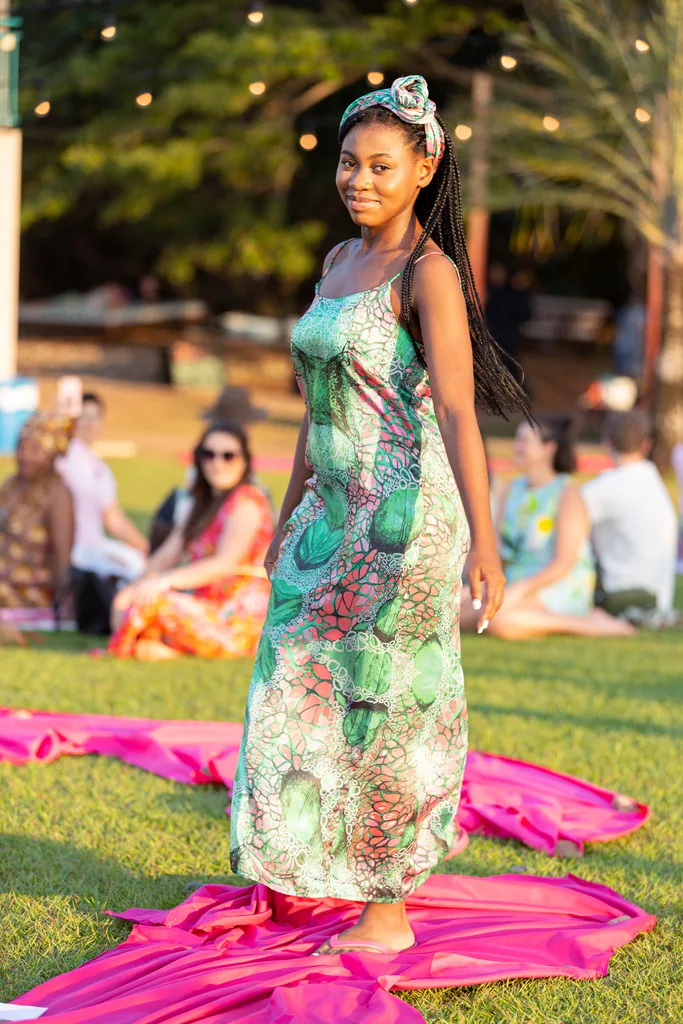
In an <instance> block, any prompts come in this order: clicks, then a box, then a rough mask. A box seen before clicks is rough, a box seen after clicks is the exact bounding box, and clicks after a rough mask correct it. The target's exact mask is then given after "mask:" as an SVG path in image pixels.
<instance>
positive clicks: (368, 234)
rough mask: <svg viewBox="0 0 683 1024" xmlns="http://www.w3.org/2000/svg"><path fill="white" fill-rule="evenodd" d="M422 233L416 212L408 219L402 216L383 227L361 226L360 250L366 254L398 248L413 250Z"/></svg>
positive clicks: (391, 250) (393, 250) (392, 250)
mask: <svg viewBox="0 0 683 1024" xmlns="http://www.w3.org/2000/svg"><path fill="white" fill-rule="evenodd" d="M421 234H422V227H421V226H420V223H419V222H418V219H417V217H416V216H415V214H414V213H412V214H411V215H410V217H409V218H408V220H407V221H406V218H405V216H400V217H396V218H394V220H390V221H388V222H387V223H386V224H382V226H381V227H377V228H369V227H361V240H360V252H361V253H362V254H364V255H368V254H370V253H379V252H395V251H396V250H397V249H400V250H406V251H409V252H412V250H413V249H414V248H415V243H416V242H417V240H418V238H419V237H420V235H421Z"/></svg>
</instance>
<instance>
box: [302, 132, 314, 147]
mask: <svg viewBox="0 0 683 1024" xmlns="http://www.w3.org/2000/svg"><path fill="white" fill-rule="evenodd" d="M299 145H300V146H301V148H302V149H315V147H316V146H317V145H318V136H317V135H315V134H314V133H313V132H304V134H303V135H302V136H301V138H300V139H299Z"/></svg>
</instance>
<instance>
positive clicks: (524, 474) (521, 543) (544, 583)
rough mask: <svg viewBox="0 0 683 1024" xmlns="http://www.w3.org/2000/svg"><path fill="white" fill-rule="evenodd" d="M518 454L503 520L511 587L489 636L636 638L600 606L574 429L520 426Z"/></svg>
mask: <svg viewBox="0 0 683 1024" xmlns="http://www.w3.org/2000/svg"><path fill="white" fill-rule="evenodd" d="M514 452H515V462H516V464H517V466H518V468H519V469H520V470H521V475H520V476H518V477H516V478H515V479H513V480H512V481H511V483H510V484H509V486H508V488H507V491H506V493H505V494H504V495H503V496H502V498H501V501H500V508H499V512H498V516H497V519H498V524H497V527H498V530H497V532H498V541H499V551H500V555H501V558H502V561H503V566H504V570H505V575H506V577H507V582H508V585H507V589H506V595H505V604H504V605H503V608H502V609H501V611H500V612H499V614H498V615H497V617H496V621H495V624H494V623H492V624H491V629H490V632H491V633H493V634H494V635H496V636H499V637H502V638H504V639H510V640H517V639H523V638H526V637H534V636H543V635H547V634H552V633H572V634H576V635H581V636H624V635H628V634H630V633H631V632H632V630H631V627H630V626H628V624H627V623H624V622H622V621H621V620H619V619H616V618H614V617H613V616H611V615H608V614H607V613H606V612H604V611H602V610H601V609H599V608H596V607H595V606H594V595H595V584H596V568H595V560H594V558H593V553H592V550H591V546H590V523H589V520H588V515H587V513H586V509H585V506H584V504H583V500H582V498H581V495H580V493H579V491H578V489H577V488H576V487H575V486H574V484H573V483H572V478H571V474H572V473H573V471H574V470H575V469H576V455H575V451H574V447H573V444H572V440H571V434H570V421H569V420H568V419H560V418H553V419H551V418H547V419H541V420H540V422H539V424H538V426H532V425H530V424H529V423H523V424H521V425H520V427H519V428H518V430H517V434H516V436H515V450H514Z"/></svg>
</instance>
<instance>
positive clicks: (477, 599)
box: [472, 597, 481, 612]
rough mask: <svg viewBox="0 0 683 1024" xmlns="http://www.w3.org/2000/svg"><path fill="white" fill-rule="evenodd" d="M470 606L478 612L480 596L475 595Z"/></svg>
mask: <svg viewBox="0 0 683 1024" xmlns="http://www.w3.org/2000/svg"><path fill="white" fill-rule="evenodd" d="M472 607H473V608H474V610H475V612H478V611H479V609H480V608H481V598H479V597H475V599H474V601H472Z"/></svg>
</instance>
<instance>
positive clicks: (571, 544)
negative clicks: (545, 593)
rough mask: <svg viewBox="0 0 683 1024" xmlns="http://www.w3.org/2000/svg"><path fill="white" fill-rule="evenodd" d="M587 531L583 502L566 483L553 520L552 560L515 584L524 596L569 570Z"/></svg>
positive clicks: (576, 491) (560, 576)
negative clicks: (555, 517)
mask: <svg viewBox="0 0 683 1024" xmlns="http://www.w3.org/2000/svg"><path fill="white" fill-rule="evenodd" d="M589 532H590V525H589V522H588V515H587V513H586V506H585V505H584V503H583V499H582V498H581V495H580V493H579V491H578V490H577V489H576V487H565V489H564V491H563V492H562V496H561V497H560V502H559V505H558V509H557V520H556V524H555V554H554V555H553V559H552V561H551V562H548V564H547V565H546V566H545V568H544V569H541V571H540V572H537V573H536V574H535V576H530V577H529V578H528V579H526V580H520V581H519V583H517V584H516V585H515V587H516V589H517V590H518V593H519V594H521V595H522V596H524V597H531V595H532V594H537V593H538V591H539V590H543V588H544V587H549V586H550V585H551V584H553V583H557V581H558V580H561V579H562V578H563V576H566V575H567V573H568V572H570V571H571V569H572V566H573V565H574V563H575V562H576V559H577V556H578V554H579V548H580V547H581V545H582V544H583V543H584V541H585V540H586V538H587V537H588V534H589Z"/></svg>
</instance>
